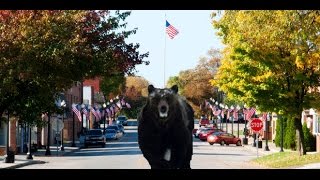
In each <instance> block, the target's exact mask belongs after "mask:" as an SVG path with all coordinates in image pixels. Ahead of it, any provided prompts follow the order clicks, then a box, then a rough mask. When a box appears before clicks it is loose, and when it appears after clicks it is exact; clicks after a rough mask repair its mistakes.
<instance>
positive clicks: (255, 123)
mask: <svg viewBox="0 0 320 180" xmlns="http://www.w3.org/2000/svg"><path fill="white" fill-rule="evenodd" d="M250 127H251V129H252V130H253V131H260V130H261V129H262V128H263V122H262V120H261V119H258V118H253V119H252V121H251V123H250Z"/></svg>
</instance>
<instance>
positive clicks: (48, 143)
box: [45, 113, 51, 156]
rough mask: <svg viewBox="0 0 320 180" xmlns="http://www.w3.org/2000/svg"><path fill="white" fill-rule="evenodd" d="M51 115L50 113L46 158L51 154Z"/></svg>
mask: <svg viewBox="0 0 320 180" xmlns="http://www.w3.org/2000/svg"><path fill="white" fill-rule="evenodd" d="M50 116H51V115H50V113H48V135H47V147H46V153H45V155H46V156H50V155H51V152H50V134H51V133H50V129H51V125H50Z"/></svg>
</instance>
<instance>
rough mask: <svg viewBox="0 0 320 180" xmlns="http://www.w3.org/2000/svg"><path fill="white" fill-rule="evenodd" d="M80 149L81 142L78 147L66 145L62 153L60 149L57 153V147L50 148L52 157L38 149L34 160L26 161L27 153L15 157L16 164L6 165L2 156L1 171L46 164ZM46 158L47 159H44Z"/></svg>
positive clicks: (0, 160)
mask: <svg viewBox="0 0 320 180" xmlns="http://www.w3.org/2000/svg"><path fill="white" fill-rule="evenodd" d="M79 149H80V144H79V142H78V143H76V147H71V143H65V144H64V151H60V147H59V149H58V151H57V146H50V153H51V155H47V156H46V155H45V153H46V149H38V150H37V152H34V153H32V157H33V159H26V158H27V154H26V153H19V154H17V155H15V161H14V163H4V156H0V169H15V168H20V167H23V166H28V165H32V164H44V163H46V161H45V159H46V158H47V157H50V156H64V155H66V154H67V153H70V152H74V151H77V150H79ZM44 157H46V158H44Z"/></svg>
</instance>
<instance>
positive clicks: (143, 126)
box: [138, 85, 194, 169]
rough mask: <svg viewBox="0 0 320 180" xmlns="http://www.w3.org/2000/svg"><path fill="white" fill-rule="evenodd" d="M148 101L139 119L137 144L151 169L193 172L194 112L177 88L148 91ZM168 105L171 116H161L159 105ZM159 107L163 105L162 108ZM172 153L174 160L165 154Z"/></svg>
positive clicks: (151, 87) (150, 88) (150, 86)
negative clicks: (168, 158) (167, 158)
mask: <svg viewBox="0 0 320 180" xmlns="http://www.w3.org/2000/svg"><path fill="white" fill-rule="evenodd" d="M148 92H149V97H148V100H147V102H146V104H145V106H144V107H143V109H142V111H141V113H140V115H139V116H138V142H139V147H140V149H141V151H142V153H143V156H144V157H145V158H146V159H147V160H148V162H149V164H150V166H151V169H190V161H191V159H192V155H193V137H192V130H193V128H194V111H193V109H192V107H191V106H190V105H189V104H188V103H187V102H186V101H185V100H184V99H183V98H182V97H181V96H179V95H178V93H177V92H178V87H177V86H176V85H175V86H172V87H171V88H170V89H169V88H165V89H159V88H154V87H153V86H152V85H149V87H148ZM160 101H161V103H162V104H165V105H168V111H167V112H168V113H167V114H168V116H167V117H160V116H159V103H160ZM161 103H160V104H161ZM167 149H171V159H170V161H166V160H165V159H164V154H165V151H166V150H167Z"/></svg>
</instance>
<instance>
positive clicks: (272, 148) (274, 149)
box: [241, 137, 320, 169]
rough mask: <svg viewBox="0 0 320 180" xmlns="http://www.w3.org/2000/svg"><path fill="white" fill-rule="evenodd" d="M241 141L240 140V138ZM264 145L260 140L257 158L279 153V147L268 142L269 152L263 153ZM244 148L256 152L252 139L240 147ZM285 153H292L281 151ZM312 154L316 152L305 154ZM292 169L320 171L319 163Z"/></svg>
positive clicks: (288, 150)
mask: <svg viewBox="0 0 320 180" xmlns="http://www.w3.org/2000/svg"><path fill="white" fill-rule="evenodd" d="M241 139H242V138H241ZM265 145H266V141H265V140H262V148H258V157H261V156H265V155H269V154H273V153H278V152H280V149H281V148H280V147H276V145H275V143H273V142H268V147H269V150H270V151H265ZM242 146H243V147H244V148H246V149H248V150H250V151H253V152H257V147H253V138H252V137H250V138H248V145H242ZM283 151H285V152H292V151H291V150H290V149H283ZM309 153H310V154H312V153H316V152H307V154H309ZM293 169H320V162H319V163H311V164H305V165H302V166H299V167H293Z"/></svg>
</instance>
